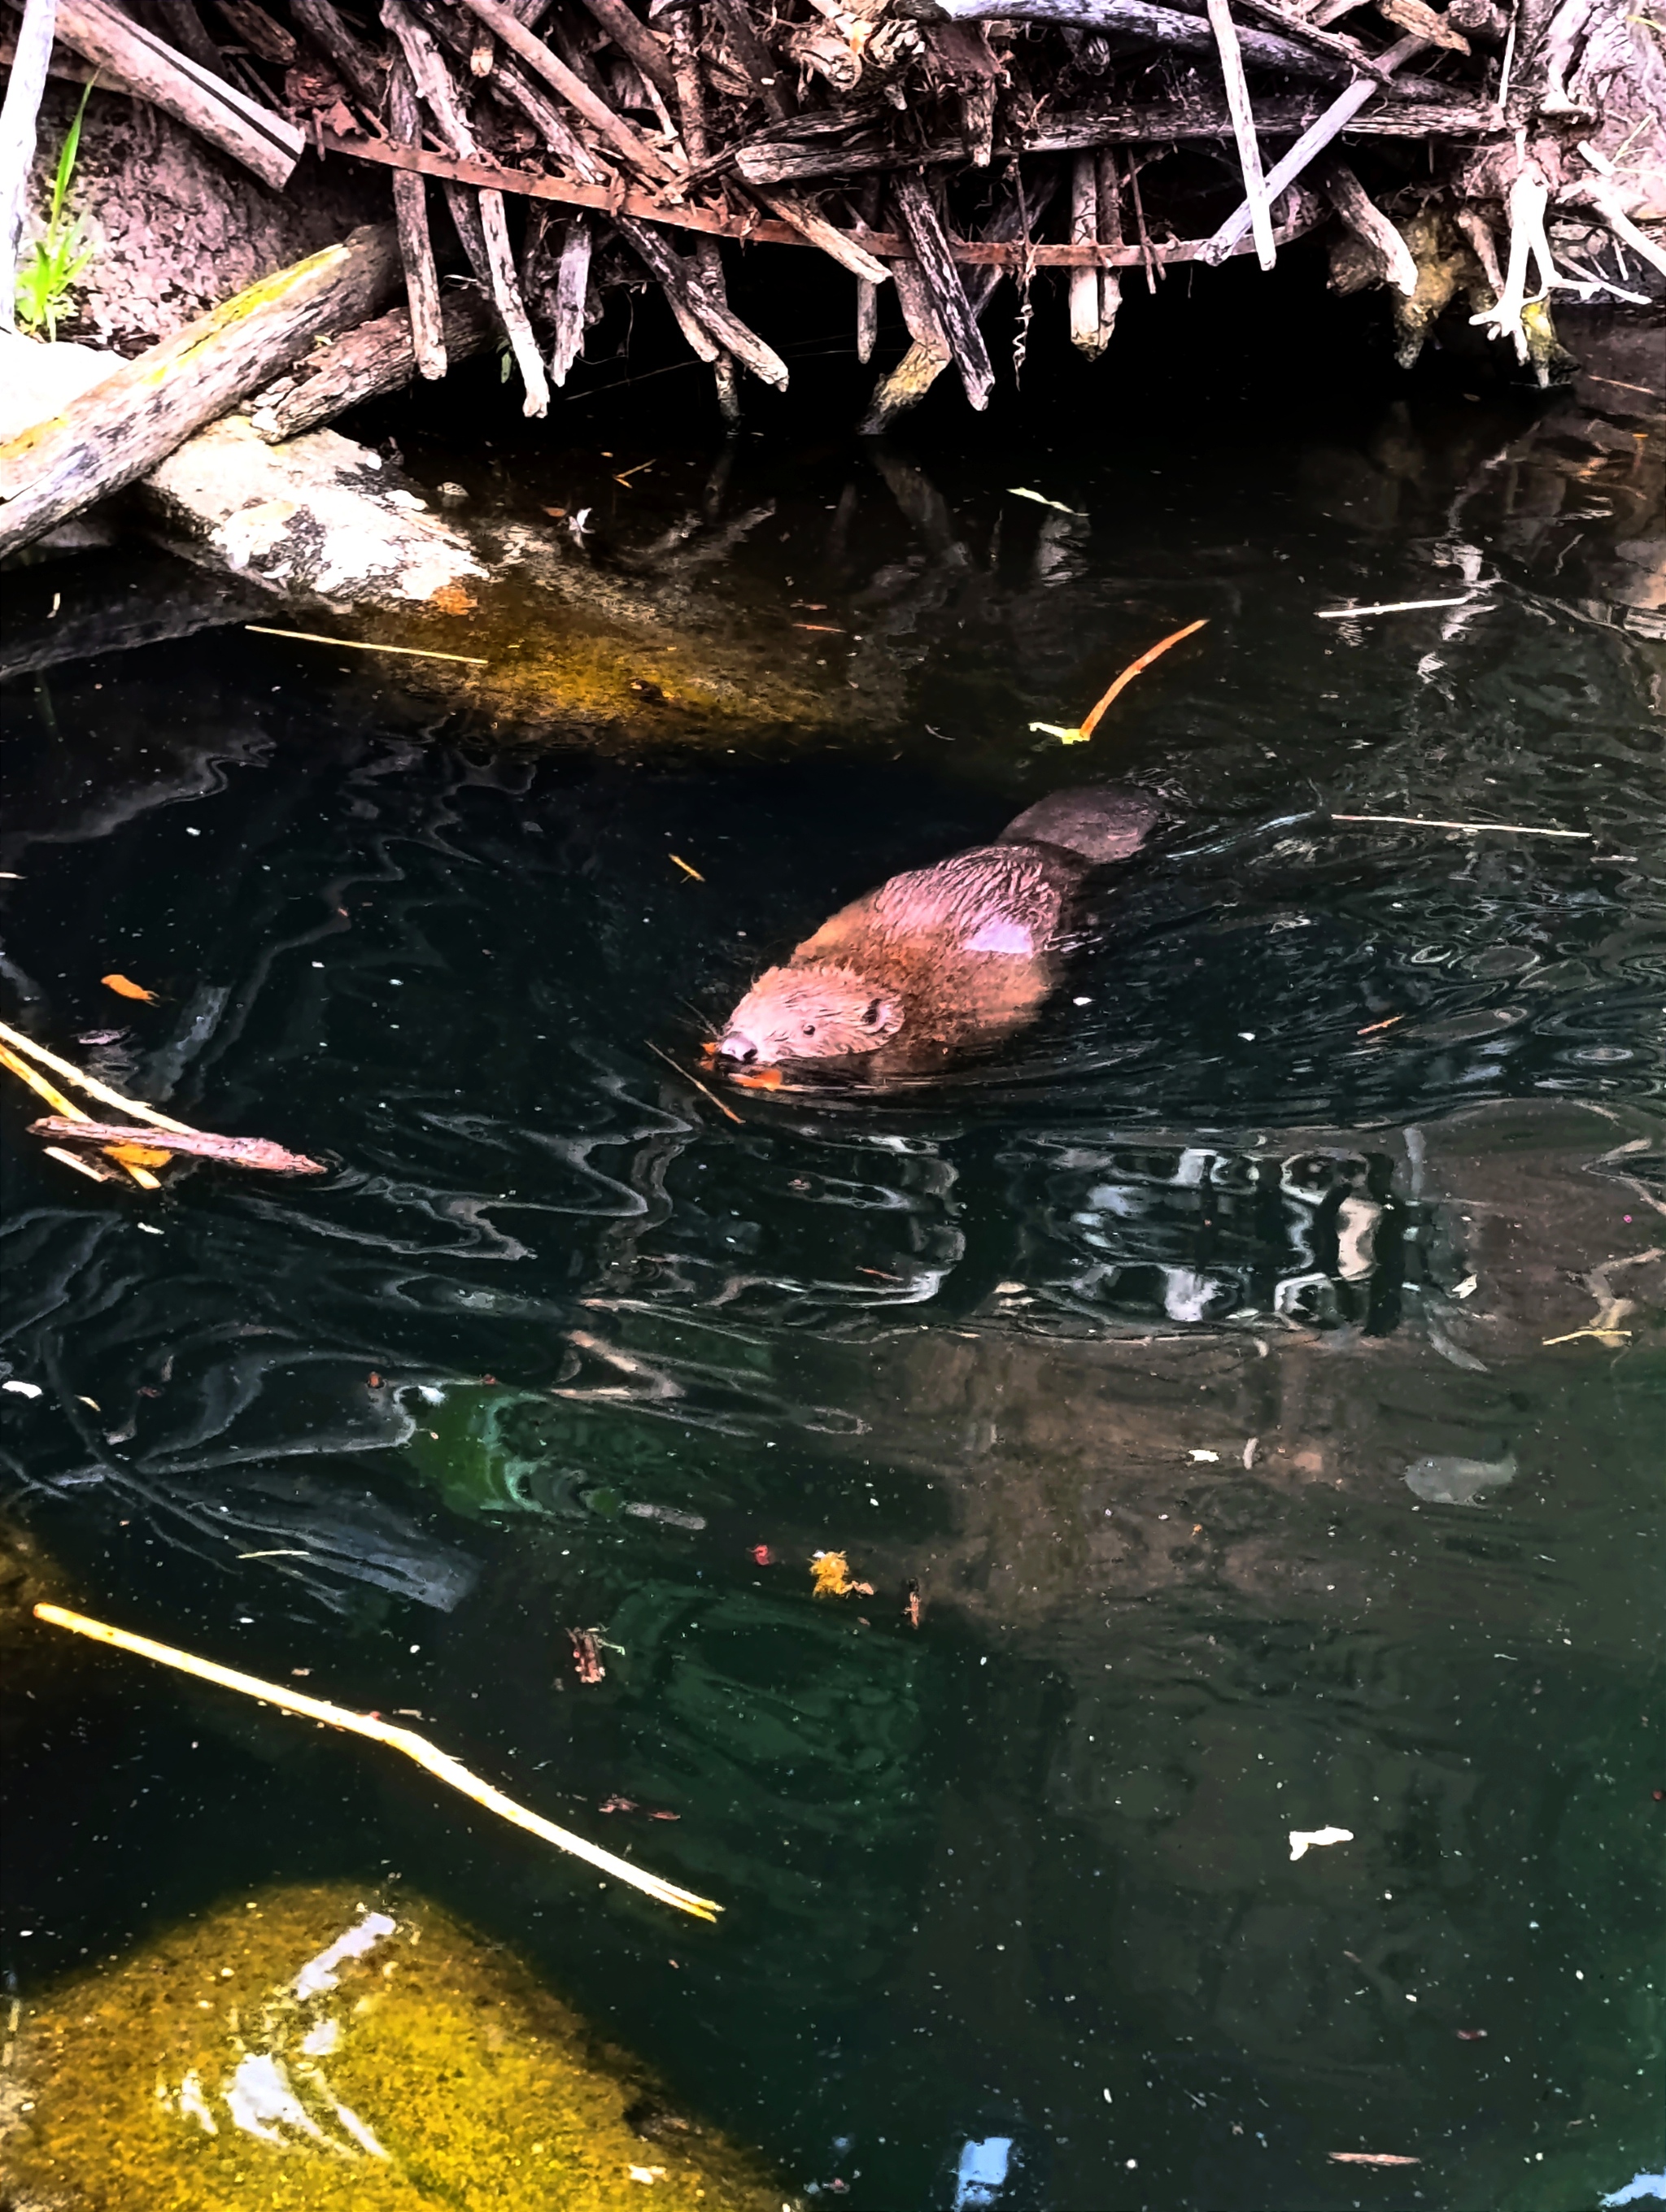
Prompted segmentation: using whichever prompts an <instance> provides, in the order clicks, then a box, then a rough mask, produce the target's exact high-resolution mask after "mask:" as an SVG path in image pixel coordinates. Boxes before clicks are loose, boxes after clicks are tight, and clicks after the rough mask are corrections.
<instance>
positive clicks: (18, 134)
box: [0, 0, 58, 331]
mask: <svg viewBox="0 0 1666 2212" xmlns="http://www.w3.org/2000/svg"><path fill="white" fill-rule="evenodd" d="M57 14H58V9H57V0H25V4H24V8H23V21H22V24H21V27H20V28H19V31H18V33H17V46H16V51H15V53H14V54H13V56H12V65H11V76H10V79H9V82H8V83H7V86H6V104H5V107H4V109H3V110H0V330H7V331H9V330H15V328H16V326H17V315H16V305H17V301H16V295H17V248H18V245H19V242H20V240H21V238H22V235H23V219H24V216H25V215H26V214H27V211H28V202H29V174H30V171H31V169H32V167H33V163H34V146H35V120H36V118H37V117H38V116H39V114H40V95H41V94H42V93H43V92H44V91H45V90H46V70H47V66H48V64H50V63H51V61H52V27H53V24H54V22H55V21H56V20H57Z"/></svg>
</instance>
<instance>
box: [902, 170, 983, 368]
mask: <svg viewBox="0 0 1666 2212" xmlns="http://www.w3.org/2000/svg"><path fill="white" fill-rule="evenodd" d="M892 191H893V192H894V194H895V197H896V201H897V212H898V213H899V214H900V216H902V218H903V229H904V231H905V232H906V233H907V234H908V240H909V244H910V245H911V246H913V248H914V252H915V262H916V264H917V265H918V267H919V270H920V279H921V283H923V284H924V286H925V288H926V291H927V295H929V297H930V300H931V304H932V307H933V312H934V313H935V315H936V319H937V322H938V325H939V329H940V330H941V331H942V333H943V336H944V337H945V339H946V340H947V342H948V346H949V350H950V352H951V354H952V356H953V357H954V364H955V367H956V368H958V370H959V371H960V381H961V383H962V385H963V386H964V388H965V392H966V397H967V398H968V399H969V400H970V402H971V404H972V405H973V406H974V407H977V408H983V407H987V406H988V404H989V394H990V392H993V391H994V383H995V373H994V369H993V368H990V366H989V356H988V352H987V351H986V350H985V348H984V343H983V333H982V331H981V330H979V328H978V326H977V317H976V315H975V314H974V313H973V312H972V307H971V302H970V301H969V300H968V299H967V297H966V288H965V286H964V284H963V283H961V281H960V271H959V270H958V269H957V268H956V266H955V264H954V257H953V255H952V253H951V252H950V250H949V241H948V240H947V238H946V237H945V234H944V230H943V224H942V222H941V219H940V218H939V215H938V212H937V209H936V206H935V204H934V203H933V199H932V196H931V193H930V191H928V189H927V185H926V181H925V179H924V178H923V177H921V176H919V175H917V174H911V173H904V174H903V175H902V176H899V177H898V178H897V181H896V183H895V185H893V187H892Z"/></svg>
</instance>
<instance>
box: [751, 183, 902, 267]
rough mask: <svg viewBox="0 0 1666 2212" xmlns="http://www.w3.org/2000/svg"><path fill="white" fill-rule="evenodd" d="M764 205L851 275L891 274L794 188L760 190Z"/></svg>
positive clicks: (760, 197) (882, 263) (864, 248)
mask: <svg viewBox="0 0 1666 2212" xmlns="http://www.w3.org/2000/svg"><path fill="white" fill-rule="evenodd" d="M758 197H759V199H761V200H762V201H763V204H764V206H765V207H767V208H769V209H770V210H773V212H774V213H775V214H776V215H778V216H780V217H781V221H782V222H790V223H791V224H792V226H793V229H794V230H796V231H797V232H799V233H800V235H801V236H802V237H805V238H807V239H808V240H809V241H810V243H811V245H812V246H820V248H821V250H822V252H824V254H826V255H827V257H828V258H829V259H830V260H831V261H836V262H837V263H838V264H839V266H840V268H841V269H848V270H849V271H850V273H851V275H852V276H856V277H859V278H860V280H861V282H862V283H865V284H869V285H874V284H883V283H885V282H886V280H887V279H888V278H889V276H890V275H891V271H890V270H889V269H887V268H886V266H885V263H884V262H883V261H879V260H876V259H875V258H874V257H873V254H871V253H870V252H868V251H867V250H866V247H865V246H859V245H858V244H857V243H856V241H855V240H854V238H852V237H851V236H850V235H849V234H848V232H846V231H842V230H836V229H835V228H834V227H833V225H832V224H831V223H830V222H828V221H827V220H826V218H825V217H824V216H819V215H818V214H817V212H816V210H814V208H812V206H810V204H808V202H807V201H805V200H802V199H800V197H799V196H798V194H797V193H796V192H779V191H777V192H770V191H760V192H759V194H758Z"/></svg>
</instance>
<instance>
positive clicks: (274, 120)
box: [57, 0, 307, 191]
mask: <svg viewBox="0 0 1666 2212" xmlns="http://www.w3.org/2000/svg"><path fill="white" fill-rule="evenodd" d="M57 33H58V37H59V39H61V40H63V42H64V45H65V46H73V47H74V48H75V50H76V52H77V53H78V54H82V55H84V56H85V58H87V60H88V61H89V62H93V63H95V64H97V67H98V70H99V73H100V76H101V77H102V78H103V79H104V80H105V82H106V83H107V84H111V85H114V86H118V87H119V88H120V89H121V90H122V91H124V92H131V93H137V94H138V96H139V98H140V99H141V100H149V102H150V104H151V106H153V107H160V108H161V110H162V111H163V112H164V113H165V114H167V115H171V116H173V118H175V120H176V121H178V122H180V123H183V124H185V125H186V126H187V128H188V129H190V130H192V131H196V132H197V134H198V137H203V138H206V139H207V140H208V142H209V143H210V145H211V146H217V147H218V148H219V149H220V150H221V152H222V154H229V155H231V157H232V159H233V160H234V161H240V162H241V163H242V164H243V166H244V167H245V168H246V169H252V171H253V172H254V173H255V175H256V176H257V177H258V178H259V179H260V180H261V182H262V183H263V184H267V185H271V188H272V190H273V191H283V187H284V185H287V184H288V183H289V178H290V175H291V173H293V171H294V169H295V163H296V162H297V161H299V160H300V159H301V155H302V154H303V153H304V152H305V151H306V149H307V140H306V137H305V136H304V134H303V133H302V132H301V131H297V130H296V128H295V125H294V124H293V123H290V122H289V121H287V120H286V119H285V118H284V117H283V116H281V115H278V114H277V113H275V112H274V111H273V110H272V109H271V108H270V107H263V106H261V105H260V103H259V102H258V100H251V99H250V98H249V96H248V94H246V93H242V92H239V91H238V89H237V88H236V87H235V86H234V85H230V84H228V83H227V82H226V81H225V79H224V78H223V77H220V76H215V75H214V74H213V72H212V71H211V70H205V69H204V68H203V67H202V66H201V64H199V63H197V62H194V61H192V58H191V57H190V56H189V55H188V54H182V53H181V52H179V49H178V48H177V47H176V46H169V45H168V44H167V41H166V40H162V39H159V38H157V37H156V36H155V34H154V33H152V32H149V31H147V30H146V29H145V28H144V27H143V25H141V24H138V23H135V22H133V21H131V20H130V19H129V18H128V17H127V16H125V15H118V13H117V12H116V10H115V9H113V8H111V7H107V6H106V4H105V0H58V21H57Z"/></svg>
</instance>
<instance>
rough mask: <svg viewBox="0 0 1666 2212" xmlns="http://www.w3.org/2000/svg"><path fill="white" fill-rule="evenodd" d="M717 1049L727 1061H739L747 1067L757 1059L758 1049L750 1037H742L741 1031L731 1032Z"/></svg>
mask: <svg viewBox="0 0 1666 2212" xmlns="http://www.w3.org/2000/svg"><path fill="white" fill-rule="evenodd" d="M718 1050H719V1052H721V1054H722V1055H723V1057H724V1059H725V1060H739V1061H740V1062H741V1063H742V1065H743V1066H751V1063H752V1061H753V1060H756V1059H757V1046H756V1045H755V1044H754V1043H753V1042H752V1041H751V1038H750V1037H745V1036H742V1035H741V1034H740V1031H739V1030H730V1031H729V1034H728V1035H727V1036H726V1037H725V1038H724V1040H723V1042H722V1043H721V1045H719V1047H718Z"/></svg>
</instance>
